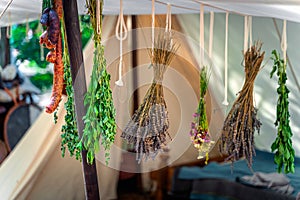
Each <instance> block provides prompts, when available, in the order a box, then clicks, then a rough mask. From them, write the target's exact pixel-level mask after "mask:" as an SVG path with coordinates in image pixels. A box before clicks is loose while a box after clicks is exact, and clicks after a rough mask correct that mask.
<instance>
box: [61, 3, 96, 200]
mask: <svg viewBox="0 0 300 200" xmlns="http://www.w3.org/2000/svg"><path fill="white" fill-rule="evenodd" d="M63 9H64V20H65V27H66V36H67V41H68V50H69V55H70V64H71V74H72V81H73V88H74V100H75V110H76V120H77V127H78V134H79V136H80V137H82V133H83V129H84V122H83V120H82V117H83V116H84V115H85V114H86V108H85V106H84V104H83V102H84V95H85V93H86V91H87V87H86V82H85V72H84V62H83V55H82V43H81V34H80V27H79V19H78V9H77V1H74V0H63ZM81 155H82V169H83V177H84V186H85V195H86V199H87V200H97V199H100V198H99V189H98V180H97V170H96V163H95V161H94V163H93V164H92V165H89V164H88V163H87V159H86V157H87V151H82V153H81Z"/></svg>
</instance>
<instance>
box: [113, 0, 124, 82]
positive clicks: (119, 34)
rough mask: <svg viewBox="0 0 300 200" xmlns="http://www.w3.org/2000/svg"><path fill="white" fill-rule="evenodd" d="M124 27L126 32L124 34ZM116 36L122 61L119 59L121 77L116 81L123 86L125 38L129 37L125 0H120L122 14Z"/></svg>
mask: <svg viewBox="0 0 300 200" xmlns="http://www.w3.org/2000/svg"><path fill="white" fill-rule="evenodd" d="M123 29H124V34H123ZM115 35H116V38H117V39H118V40H119V41H120V61H119V79H118V80H117V81H116V82H115V84H116V85H117V86H123V85H124V83H123V80H122V68H123V40H125V39H126V38H127V27H126V24H125V21H124V16H123V0H120V14H119V17H118V21H117V25H116V30H115Z"/></svg>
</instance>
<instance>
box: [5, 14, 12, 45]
mask: <svg viewBox="0 0 300 200" xmlns="http://www.w3.org/2000/svg"><path fill="white" fill-rule="evenodd" d="M8 24H9V25H8V26H7V28H6V38H7V39H10V38H11V19H10V12H8Z"/></svg>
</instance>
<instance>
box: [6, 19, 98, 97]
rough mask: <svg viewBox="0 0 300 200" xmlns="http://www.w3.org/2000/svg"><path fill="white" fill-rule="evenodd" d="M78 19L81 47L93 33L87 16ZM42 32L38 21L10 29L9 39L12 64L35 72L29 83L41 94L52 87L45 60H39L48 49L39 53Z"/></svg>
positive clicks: (50, 75)
mask: <svg viewBox="0 0 300 200" xmlns="http://www.w3.org/2000/svg"><path fill="white" fill-rule="evenodd" d="M79 18H80V26H81V33H82V46H83V48H84V46H85V45H86V44H87V42H88V41H89V40H90V38H91V36H92V34H93V31H92V29H91V27H90V18H89V16H88V15H82V16H80V17H79ZM42 32H43V28H42V27H41V26H40V24H39V20H36V21H32V22H29V23H27V24H18V25H14V26H13V27H12V34H11V38H10V47H11V51H12V55H13V57H15V59H14V64H16V65H17V66H19V65H20V64H21V63H23V64H24V65H26V68H31V71H33V72H35V73H34V74H32V75H31V76H30V80H31V82H32V83H33V84H34V85H35V86H37V87H38V88H39V89H41V91H42V92H45V91H47V90H49V89H50V88H51V86H52V78H53V74H52V70H51V68H50V67H49V63H48V62H47V61H46V60H42V59H41V53H42V52H43V53H44V55H43V57H45V56H46V55H47V53H48V51H49V50H48V49H46V48H44V51H41V48H40V44H39V37H40V35H41V33H42Z"/></svg>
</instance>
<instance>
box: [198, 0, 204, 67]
mask: <svg viewBox="0 0 300 200" xmlns="http://www.w3.org/2000/svg"><path fill="white" fill-rule="evenodd" d="M199 45H200V66H201V67H202V66H203V65H204V5H203V4H201V5H200V39H199Z"/></svg>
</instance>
